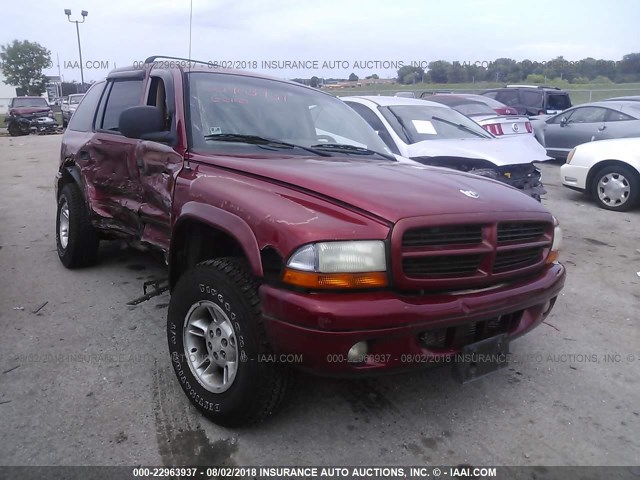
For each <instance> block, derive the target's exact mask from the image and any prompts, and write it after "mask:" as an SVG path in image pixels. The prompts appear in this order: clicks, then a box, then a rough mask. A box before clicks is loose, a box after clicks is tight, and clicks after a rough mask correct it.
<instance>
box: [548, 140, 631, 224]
mask: <svg viewBox="0 0 640 480" xmlns="http://www.w3.org/2000/svg"><path fill="white" fill-rule="evenodd" d="M560 179H561V180H562V184H563V185H564V186H565V187H567V188H571V189H572V190H578V191H580V192H584V193H587V194H588V195H591V196H592V197H593V198H594V199H595V200H596V201H597V202H598V204H599V205H600V206H601V207H602V208H605V209H607V210H615V211H619V212H623V211H626V210H629V209H631V208H633V207H634V206H636V205H637V204H638V201H639V200H640V138H637V137H636V138H618V139H614V140H600V141H598V142H589V143H583V144H581V145H578V146H577V147H575V148H574V149H573V150H571V152H570V153H569V156H568V157H567V163H566V164H565V165H562V167H560Z"/></svg>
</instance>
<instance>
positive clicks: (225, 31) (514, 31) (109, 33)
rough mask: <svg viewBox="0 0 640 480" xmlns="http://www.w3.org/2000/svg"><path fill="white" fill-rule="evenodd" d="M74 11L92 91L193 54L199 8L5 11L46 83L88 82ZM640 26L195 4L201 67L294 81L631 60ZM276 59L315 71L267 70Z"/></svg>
mask: <svg viewBox="0 0 640 480" xmlns="http://www.w3.org/2000/svg"><path fill="white" fill-rule="evenodd" d="M65 8H69V9H71V10H72V16H71V18H72V20H76V19H81V16H80V11H81V10H87V11H88V12H89V15H88V17H87V18H86V21H85V23H84V24H81V25H80V37H81V44H82V53H83V65H84V67H85V68H84V77H85V81H92V80H99V79H101V78H103V77H104V76H105V75H106V74H107V73H108V71H109V70H111V69H112V68H114V67H115V66H118V67H121V66H125V65H130V64H133V63H134V62H142V61H144V59H145V58H146V57H147V56H149V55H154V54H155V55H157V54H164V55H172V56H178V57H187V56H189V12H190V1H189V0H153V1H152V0H137V1H132V0H109V1H106V0H100V1H91V0H47V1H42V0H21V1H19V2H10V3H9V2H3V5H2V13H3V15H2V18H3V22H2V28H0V44H1V45H5V44H7V43H9V42H11V41H12V40H14V39H19V40H29V41H35V42H38V43H40V44H41V45H43V46H44V47H46V48H48V49H49V50H50V51H51V54H52V60H53V64H54V67H53V68H52V69H49V70H47V71H45V73H46V74H49V75H57V74H58V68H57V64H58V60H57V59H59V65H60V73H61V74H62V76H63V78H64V80H65V81H73V80H76V81H79V80H80V69H79V66H78V62H79V59H78V44H77V39H76V28H75V25H74V24H72V23H69V22H68V20H67V17H66V16H65V14H64V9H65ZM639 22H640V2H639V1H637V0H609V1H607V2H605V1H603V0H598V1H595V0H582V1H578V0H562V1H557V0H555V1H551V0H536V1H534V2H531V1H521V2H517V1H513V0H484V1H479V0H473V1H471V0H449V1H447V2H444V1H436V0H394V1H391V0H385V1H382V0H369V1H360V0H353V1H350V0H316V1H313V2H311V1H299V0H298V1H293V0H269V1H258V0H235V1H233V2H232V1H230V0H227V1H222V0H193V24H192V39H191V58H195V59H198V60H203V61H207V62H209V61H211V62H232V63H233V64H234V66H237V67H240V68H241V69H245V70H246V69H248V70H257V71H261V72H264V73H267V74H270V75H272V76H277V77H284V78H294V77H303V78H309V77H311V76H313V75H315V76H318V77H325V78H330V77H333V78H340V77H346V76H348V75H349V74H350V73H351V72H354V73H356V75H358V76H360V77H363V76H366V75H370V74H373V73H377V74H378V75H379V76H380V77H381V78H387V77H393V76H395V72H396V70H397V68H394V66H396V67H397V66H398V64H399V62H403V64H405V65H406V64H409V63H410V62H416V63H417V64H419V65H423V66H424V65H426V64H427V63H428V62H430V61H434V60H448V61H459V62H461V63H463V62H470V63H475V62H487V61H491V60H495V59H496V58H500V57H509V58H513V59H515V60H524V59H529V60H532V61H543V60H549V59H551V58H554V57H556V56H559V55H562V56H564V58H565V59H566V60H580V59H582V58H585V57H594V58H604V59H608V60H620V59H621V58H622V56H623V55H625V54H627V53H633V52H640V34H639V33H638V24H639ZM276 60H277V61H280V62H283V61H286V60H289V61H299V62H304V64H305V67H306V68H304V67H303V68H298V69H295V70H294V69H292V68H283V64H282V63H280V64H273V63H271V64H270V65H267V63H268V62H270V61H276ZM243 62H244V63H243ZM314 62H316V63H314ZM356 62H358V63H360V64H362V62H367V63H365V65H364V67H365V68H358V67H359V66H360V65H356ZM373 62H389V63H388V64H387V66H390V68H387V69H385V68H384V66H385V65H384V64H383V63H378V64H375V63H373ZM391 62H394V63H391ZM368 66H370V67H371V68H367V67H368Z"/></svg>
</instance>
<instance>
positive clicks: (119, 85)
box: [100, 80, 142, 132]
mask: <svg viewBox="0 0 640 480" xmlns="http://www.w3.org/2000/svg"><path fill="white" fill-rule="evenodd" d="M141 96H142V80H116V81H115V82H113V85H112V86H111V91H110V92H109V98H107V102H106V106H105V108H104V113H103V115H102V122H101V124H100V128H101V129H102V130H111V131H114V132H117V131H118V120H119V119H120V114H121V113H122V112H123V111H124V110H125V109H126V108H129V107H135V106H136V105H139V104H140V97H141Z"/></svg>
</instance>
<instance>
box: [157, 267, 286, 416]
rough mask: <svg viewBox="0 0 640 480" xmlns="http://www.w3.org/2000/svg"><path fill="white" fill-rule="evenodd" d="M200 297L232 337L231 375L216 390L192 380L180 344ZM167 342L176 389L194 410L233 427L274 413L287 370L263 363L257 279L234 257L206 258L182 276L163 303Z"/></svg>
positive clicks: (263, 336)
mask: <svg viewBox="0 0 640 480" xmlns="http://www.w3.org/2000/svg"><path fill="white" fill-rule="evenodd" d="M202 301H208V302H213V303H214V304H215V305H217V306H219V307H220V308H221V309H223V310H224V313H225V315H227V316H228V317H229V319H230V322H231V324H232V325H233V330H234V334H235V337H236V340H235V343H236V345H237V348H238V359H239V361H238V362H237V365H238V367H237V371H236V374H235V379H234V380H233V383H232V384H231V386H230V387H228V389H227V390H225V391H223V392H221V393H213V392H212V391H211V390H210V389H207V388H205V386H204V384H203V383H201V382H200V380H199V379H198V378H196V376H195V375H194V373H193V372H192V370H191V368H190V361H189V360H188V358H187V355H188V353H189V352H187V351H186V347H185V344H184V343H185V339H184V334H183V329H184V328H185V323H186V319H187V316H188V312H189V311H190V309H191V308H192V307H193V306H194V305H197V304H198V302H202ZM167 340H168V343H169V352H170V354H171V363H172V365H173V368H174V371H175V373H176V376H177V377H178V383H179V384H180V386H181V387H182V390H183V391H184V392H185V394H186V395H187V397H188V398H189V400H190V401H191V403H193V405H195V407H196V408H197V409H198V410H200V412H202V413H203V414H204V415H205V416H206V417H208V418H209V419H211V420H212V421H213V422H215V423H217V424H218V425H222V426H226V427H237V426H240V425H247V424H252V423H257V422H261V421H263V420H265V419H266V418H267V417H269V416H271V415H272V414H274V413H275V412H276V411H277V409H278V407H279V406H280V405H281V404H282V402H283V400H284V398H285V396H286V394H287V391H288V390H289V387H290V385H291V382H292V378H293V377H292V372H291V371H290V369H289V368H287V367H286V366H285V365H283V364H280V363H277V362H275V361H264V358H266V356H269V355H270V354H271V353H272V352H271V349H270V346H269V342H268V340H267V334H266V330H265V327H264V325H263V320H262V317H261V310H260V300H259V298H258V283H257V282H256V280H255V278H254V277H253V276H252V275H251V274H250V272H249V270H248V268H247V266H246V263H245V262H244V261H242V260H240V259H237V258H219V259H215V260H208V261H205V262H202V263H200V264H198V265H196V266H195V267H194V268H192V269H190V270H189V271H187V272H185V273H184V274H183V275H182V277H181V278H180V279H179V280H178V282H177V284H176V287H175V288H174V290H173V292H172V295H171V301H170V303H169V313H168V316H167ZM261 357H262V360H261ZM270 358H272V359H273V356H271V357H270Z"/></svg>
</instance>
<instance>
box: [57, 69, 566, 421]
mask: <svg viewBox="0 0 640 480" xmlns="http://www.w3.org/2000/svg"><path fill="white" fill-rule="evenodd" d="M157 58H159V57H151V58H149V59H148V60H147V62H146V63H145V64H144V66H143V68H133V67H131V68H121V69H117V70H114V71H113V72H111V73H110V74H109V76H108V77H107V79H106V80H105V81H102V82H98V83H96V84H94V85H93V86H92V87H91V89H90V90H89V91H88V92H87V94H86V96H85V97H84V99H83V100H82V102H81V104H80V105H79V107H78V109H77V110H76V112H75V114H74V116H73V118H72V119H71V121H70V123H69V127H68V129H67V131H66V133H65V135H64V138H63V141H62V150H61V161H60V166H59V169H58V175H57V179H56V200H57V206H58V208H57V222H56V240H57V247H58V254H59V256H60V259H61V261H62V263H63V264H64V265H65V266H66V267H68V268H76V267H82V266H87V265H90V264H92V263H94V262H95V261H96V260H97V258H98V244H99V242H100V241H101V240H103V239H125V240H127V241H129V242H131V243H132V244H140V243H142V244H144V245H146V246H148V247H151V248H153V249H155V250H157V251H159V252H161V253H162V254H163V255H164V258H165V259H166V263H167V265H168V282H169V288H170V290H171V302H170V306H169V313H168V318H167V336H168V344H169V351H170V357H168V360H169V359H170V361H171V362H172V364H173V367H174V370H175V372H176V375H177V378H178V382H179V383H180V386H181V387H182V389H183V390H184V392H185V393H186V395H187V397H188V398H189V399H190V400H191V402H193V404H194V405H195V406H196V407H197V408H198V409H199V410H200V411H202V412H203V413H204V414H205V415H207V416H208V417H209V418H211V419H212V420H213V421H215V422H216V423H219V424H221V425H229V426H233V425H239V424H243V423H249V422H255V421H259V420H262V419H264V418H265V417H267V416H268V415H270V414H272V413H273V412H274V411H275V410H276V409H277V407H278V405H279V404H280V403H281V401H282V399H283V397H284V396H285V394H286V392H287V389H288V387H289V386H290V382H291V378H292V377H291V372H292V370H295V369H303V370H307V371H310V372H314V373H320V374H328V375H354V376H355V375H365V374H377V373H387V372H392V371H403V370H407V369H412V368H420V367H423V366H425V365H427V364H431V363H441V362H444V361H446V360H447V359H449V360H452V363H453V364H455V368H454V371H455V372H456V374H457V375H458V376H459V378H460V379H461V380H462V381H468V380H471V379H474V378H477V377H480V376H482V375H484V374H486V373H489V372H490V371H493V370H496V369H498V368H499V367H500V366H503V365H504V361H503V360H504V358H505V357H506V353H508V345H509V342H510V341H511V340H513V339H514V338H516V337H519V336H520V335H523V334H524V333H526V332H528V331H530V330H531V329H533V328H534V327H536V326H537V325H539V324H540V323H541V322H542V321H543V319H544V318H545V317H546V316H547V315H548V314H549V312H550V311H551V309H552V307H553V304H554V302H555V300H556V297H557V296H558V294H559V292H560V290H561V289H562V287H563V284H564V279H565V270H564V268H563V266H562V265H561V264H560V263H558V261H557V258H558V249H559V243H560V238H561V234H560V229H559V227H558V225H557V222H556V221H555V219H554V217H552V215H551V214H550V213H549V212H548V211H547V210H545V209H544V208H543V207H542V206H541V205H540V204H539V203H538V202H536V201H535V200H533V199H532V198H529V197H527V196H526V195H523V194H522V193H520V192H519V191H517V190H515V189H513V188H511V187H508V186H505V185H504V184H502V183H499V182H496V181H493V180H489V179H485V178H481V177H477V176H474V175H471V174H466V173H462V172H459V171H453V170H447V169H443V168H437V167H428V166H423V165H419V164H414V163H412V162H410V161H404V160H402V159H399V158H395V157H393V156H392V155H390V153H389V152H388V151H387V149H386V147H385V145H384V143H382V141H381V140H380V139H379V138H378V136H377V135H376V133H375V132H374V131H373V130H372V129H371V128H370V127H369V126H368V125H367V124H366V123H365V121H364V120H363V119H362V118H361V117H359V116H358V114H357V113H355V112H354V111H353V110H352V109H351V108H349V107H348V106H347V105H345V104H344V103H342V102H341V101H340V100H339V99H337V98H335V97H333V96H331V95H328V94H325V93H323V92H321V91H318V90H316V89H313V88H308V87H305V86H303V85H299V84H296V83H292V82H288V81H283V80H276V79H271V78H266V77H263V76H260V75H256V74H251V73H244V72H235V71H225V70H219V69H216V68H214V66H211V65H206V64H204V65H196V64H194V63H189V64H186V62H184V64H183V63H182V62H181V61H180V60H179V59H177V60H170V61H169V60H157ZM161 58H166V57H161ZM481 354H482V355H481ZM484 354H490V355H484ZM487 358H490V359H492V360H491V361H482V359H487Z"/></svg>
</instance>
